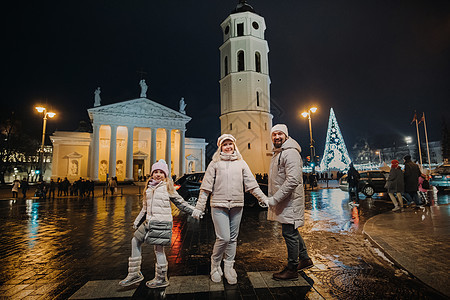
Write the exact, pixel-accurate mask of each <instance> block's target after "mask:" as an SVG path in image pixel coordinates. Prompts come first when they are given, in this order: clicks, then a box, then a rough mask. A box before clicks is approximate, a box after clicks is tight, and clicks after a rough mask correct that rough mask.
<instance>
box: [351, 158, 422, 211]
mask: <svg viewBox="0 0 450 300" xmlns="http://www.w3.org/2000/svg"><path fill="white" fill-rule="evenodd" d="M403 160H404V169H403V170H402V168H401V167H400V162H399V161H398V160H396V159H394V160H392V161H391V169H390V171H389V175H388V177H387V179H386V184H385V186H384V187H385V188H386V191H387V193H388V195H389V198H390V199H391V201H392V203H393V204H394V208H393V209H392V211H403V209H404V207H405V206H415V207H417V208H421V207H423V206H425V205H430V201H429V200H428V196H427V192H428V189H429V188H430V185H429V181H428V180H429V177H428V175H426V174H423V173H422V171H421V170H420V168H419V166H418V165H417V164H416V163H414V162H413V161H412V160H411V155H409V154H408V155H406V156H405V157H404V158H403ZM359 181H360V174H359V172H358V171H357V170H356V169H355V167H354V166H353V163H351V164H350V168H349V170H348V172H347V182H348V192H349V198H350V200H353V201H354V202H353V203H354V204H355V205H359V195H358V193H359V188H360V186H359ZM403 200H405V201H403Z"/></svg>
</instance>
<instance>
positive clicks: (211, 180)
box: [192, 134, 267, 284]
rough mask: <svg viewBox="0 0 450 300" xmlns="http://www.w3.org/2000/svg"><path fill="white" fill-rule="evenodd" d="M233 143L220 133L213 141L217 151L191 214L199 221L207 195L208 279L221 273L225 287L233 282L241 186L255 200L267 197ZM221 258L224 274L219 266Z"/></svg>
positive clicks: (240, 215)
mask: <svg viewBox="0 0 450 300" xmlns="http://www.w3.org/2000/svg"><path fill="white" fill-rule="evenodd" d="M235 142H236V139H235V138H234V136H232V135H231V134H223V135H221V136H220V137H219V139H218V140H217V146H218V147H219V148H218V149H217V151H216V153H215V154H214V156H213V159H212V162H211V163H210V164H209V166H208V168H207V170H206V173H205V176H204V177H203V182H202V185H201V187H200V195H199V198H198V201H197V205H196V207H195V210H194V212H193V213H192V216H193V217H194V218H197V219H198V218H200V216H201V214H202V213H203V211H204V210H205V206H206V200H207V198H208V196H209V195H210V194H211V201H210V204H211V217H212V220H213V223H214V229H215V232H216V242H215V244H214V249H213V254H212V256H211V280H212V281H214V282H220V281H221V279H222V275H223V274H224V275H225V278H226V279H227V281H228V283H229V284H236V283H237V274H236V271H235V270H234V268H233V265H234V258H235V256H236V245H237V237H238V234H239V225H240V223H241V217H242V211H243V207H244V187H245V191H246V192H248V191H249V192H251V193H252V194H253V195H254V196H255V197H256V198H257V199H258V200H259V201H261V202H265V203H266V202H267V197H266V196H265V195H264V193H263V192H262V191H261V189H260V188H259V185H258V183H257V182H256V180H255V177H254V176H253V174H252V172H251V171H250V168H249V167H248V165H247V163H246V162H245V161H244V160H243V159H242V156H241V154H240V153H239V151H238V149H237V147H236V144H235ZM222 258H223V259H224V261H223V263H224V272H222V269H221V267H220V264H221V262H222Z"/></svg>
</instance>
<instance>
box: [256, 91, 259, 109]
mask: <svg viewBox="0 0 450 300" xmlns="http://www.w3.org/2000/svg"><path fill="white" fill-rule="evenodd" d="M256 106H259V92H256Z"/></svg>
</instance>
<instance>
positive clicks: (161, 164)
mask: <svg viewBox="0 0 450 300" xmlns="http://www.w3.org/2000/svg"><path fill="white" fill-rule="evenodd" d="M155 170H161V171H163V172H164V173H165V174H166V177H168V176H169V175H168V174H169V167H168V166H167V163H166V161H165V160H164V159H160V160H158V161H157V162H155V163H154V164H153V165H152V172H151V174H153V172H154V171H155Z"/></svg>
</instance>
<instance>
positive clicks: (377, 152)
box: [375, 150, 381, 166]
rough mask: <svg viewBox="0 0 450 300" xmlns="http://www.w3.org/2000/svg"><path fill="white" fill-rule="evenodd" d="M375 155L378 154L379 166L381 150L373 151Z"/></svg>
mask: <svg viewBox="0 0 450 300" xmlns="http://www.w3.org/2000/svg"><path fill="white" fill-rule="evenodd" d="M375 154H378V158H379V159H380V166H381V150H379V151H375Z"/></svg>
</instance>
